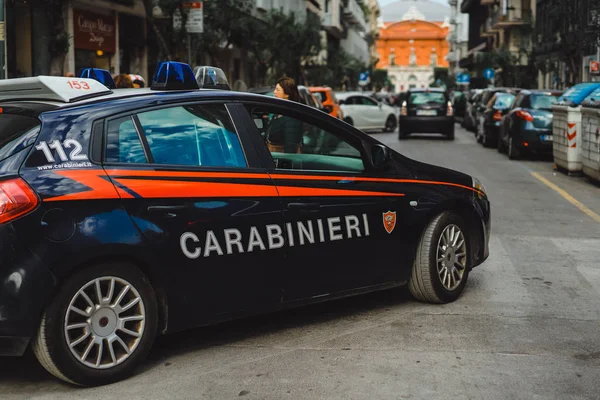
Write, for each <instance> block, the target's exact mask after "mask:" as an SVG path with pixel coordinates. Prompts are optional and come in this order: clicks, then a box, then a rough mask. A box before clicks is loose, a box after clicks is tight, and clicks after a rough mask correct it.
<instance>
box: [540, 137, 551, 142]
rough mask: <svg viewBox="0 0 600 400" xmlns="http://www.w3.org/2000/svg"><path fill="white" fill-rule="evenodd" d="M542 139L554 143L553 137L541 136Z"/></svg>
mask: <svg viewBox="0 0 600 400" xmlns="http://www.w3.org/2000/svg"><path fill="white" fill-rule="evenodd" d="M540 138H541V139H542V140H543V141H544V142H551V141H552V135H542V136H540Z"/></svg>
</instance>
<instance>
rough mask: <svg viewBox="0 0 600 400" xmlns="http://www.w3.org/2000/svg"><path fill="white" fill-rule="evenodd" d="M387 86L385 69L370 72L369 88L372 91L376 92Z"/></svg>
mask: <svg viewBox="0 0 600 400" xmlns="http://www.w3.org/2000/svg"><path fill="white" fill-rule="evenodd" d="M389 84H390V82H389V80H388V71H387V69H375V70H373V72H371V86H372V87H373V89H375V90H377V91H378V90H379V89H381V88H383V87H387V86H388V85H389Z"/></svg>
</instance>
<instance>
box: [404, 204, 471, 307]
mask: <svg viewBox="0 0 600 400" xmlns="http://www.w3.org/2000/svg"><path fill="white" fill-rule="evenodd" d="M464 226H465V224H464V222H463V220H462V218H460V217H459V216H458V215H457V214H455V213H452V212H448V211H446V212H443V213H441V214H439V215H437V216H436V217H435V218H434V219H433V220H432V221H431V222H430V223H429V225H428V226H427V228H426V229H425V231H424V232H423V234H422V235H421V240H420V242H419V245H418V247H417V254H416V257H415V261H414V264H413V268H412V273H411V277H410V279H409V282H408V289H409V291H410V293H411V294H412V296H413V297H414V298H416V299H417V300H421V301H425V302H429V303H449V302H452V301H454V300H456V299H457V298H458V297H459V296H460V294H461V293H462V292H463V290H464V288H465V285H466V282H467V278H468V276H469V267H468V265H469V237H468V232H467V231H466V230H465V228H464Z"/></svg>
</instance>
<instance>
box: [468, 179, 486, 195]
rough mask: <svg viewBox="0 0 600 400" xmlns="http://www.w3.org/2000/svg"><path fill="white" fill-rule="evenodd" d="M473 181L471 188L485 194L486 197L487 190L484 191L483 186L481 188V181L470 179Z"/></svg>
mask: <svg viewBox="0 0 600 400" xmlns="http://www.w3.org/2000/svg"><path fill="white" fill-rule="evenodd" d="M472 179H473V188H474V189H477V190H479V191H480V192H483V194H485V195H486V196H487V190H486V189H485V186H483V183H481V181H480V180H479V179H477V178H472Z"/></svg>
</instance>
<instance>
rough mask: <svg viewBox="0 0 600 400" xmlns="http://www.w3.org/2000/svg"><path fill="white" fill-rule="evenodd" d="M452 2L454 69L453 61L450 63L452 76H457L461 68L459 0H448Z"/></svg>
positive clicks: (451, 35) (451, 39) (451, 36)
mask: <svg viewBox="0 0 600 400" xmlns="http://www.w3.org/2000/svg"><path fill="white" fill-rule="evenodd" d="M448 3H449V4H450V27H451V32H452V33H451V34H450V48H451V49H452V55H453V57H454V70H453V68H452V63H451V64H450V71H451V75H452V76H456V73H457V72H458V71H459V68H460V64H459V63H460V54H459V53H460V50H459V48H458V26H459V24H458V20H457V18H458V0H448Z"/></svg>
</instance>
